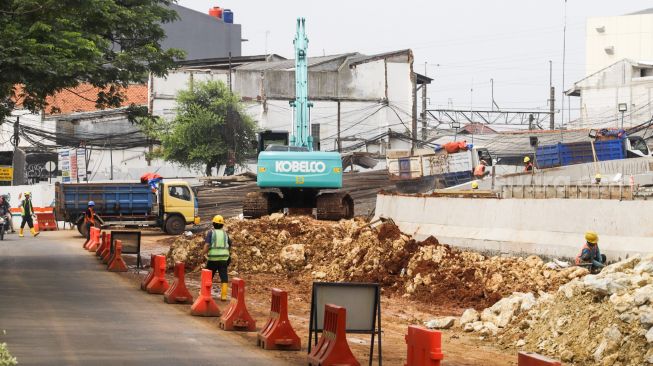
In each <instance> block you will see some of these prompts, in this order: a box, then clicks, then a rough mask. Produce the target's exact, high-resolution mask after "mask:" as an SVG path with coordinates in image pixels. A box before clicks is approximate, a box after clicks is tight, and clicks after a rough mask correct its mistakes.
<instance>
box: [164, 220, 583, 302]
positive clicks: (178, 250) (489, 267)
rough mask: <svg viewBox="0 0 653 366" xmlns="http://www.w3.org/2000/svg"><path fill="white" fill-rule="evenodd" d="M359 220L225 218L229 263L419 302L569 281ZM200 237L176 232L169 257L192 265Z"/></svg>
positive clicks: (523, 262)
mask: <svg viewBox="0 0 653 366" xmlns="http://www.w3.org/2000/svg"><path fill="white" fill-rule="evenodd" d="M365 224H366V222H365V221H363V220H361V219H353V220H341V221H340V222H326V221H317V220H314V219H312V218H309V217H301V218H299V217H285V216H283V215H279V214H273V215H271V216H269V217H264V218H261V219H257V220H237V219H231V220H227V224H226V228H227V230H228V232H229V236H230V239H231V240H232V242H233V247H232V264H231V267H230V269H231V270H233V271H237V272H238V273H261V272H263V273H283V274H288V273H292V274H293V276H296V277H300V276H305V277H309V278H312V279H315V280H323V281H358V282H363V281H365V282H378V283H380V284H382V285H383V289H384V291H385V292H386V293H395V294H398V295H403V296H406V297H411V298H415V299H417V300H419V301H422V302H424V303H428V304H433V305H446V306H448V307H457V308H466V307H474V308H477V309H481V308H485V307H487V306H490V305H492V304H493V303H495V302H496V301H498V300H499V299H501V298H502V297H504V296H507V295H509V294H511V293H513V292H515V291H522V292H532V291H551V290H555V289H557V287H558V286H560V285H561V284H563V283H566V282H568V281H569V280H570V279H571V278H573V276H571V272H572V271H570V270H563V271H556V270H552V269H548V267H547V266H546V265H545V264H544V263H543V262H542V260H541V259H540V258H538V257H529V258H526V259H524V258H514V257H507V258H506V257H486V256H483V255H480V254H477V253H473V252H466V251H459V250H455V249H453V248H451V247H449V246H448V245H443V244H440V243H439V242H438V240H437V239H436V238H434V237H429V238H427V239H426V240H424V241H416V240H414V239H412V238H411V237H410V236H408V235H405V234H403V233H401V231H400V230H399V229H398V228H397V227H396V226H395V225H394V224H392V223H390V222H386V223H384V224H381V225H379V226H377V227H375V228H370V227H367V226H365ZM201 245H202V243H201V237H199V236H197V237H194V238H192V239H190V240H189V239H187V238H183V237H180V238H177V239H176V240H175V242H173V243H172V245H171V247H170V252H169V255H168V257H169V258H170V259H169V261H170V263H169V264H171V263H172V262H173V261H174V260H182V261H184V262H186V263H187V268H190V269H197V268H198V267H197V266H198V264H199V263H201V258H200V254H201V252H200V250H201Z"/></svg>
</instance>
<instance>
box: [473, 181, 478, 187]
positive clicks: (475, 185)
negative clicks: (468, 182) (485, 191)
mask: <svg viewBox="0 0 653 366" xmlns="http://www.w3.org/2000/svg"><path fill="white" fill-rule="evenodd" d="M472 189H478V182H477V181H473V182H472Z"/></svg>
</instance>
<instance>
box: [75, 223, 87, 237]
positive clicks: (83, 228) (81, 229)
mask: <svg viewBox="0 0 653 366" xmlns="http://www.w3.org/2000/svg"><path fill="white" fill-rule="evenodd" d="M77 231H79V233H80V234H81V235H82V237H83V238H85V237H86V225H84V223H81V224H79V223H78V224H77Z"/></svg>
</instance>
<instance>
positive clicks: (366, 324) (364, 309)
mask: <svg viewBox="0 0 653 366" xmlns="http://www.w3.org/2000/svg"><path fill="white" fill-rule="evenodd" d="M326 304H333V305H338V306H341V307H344V308H345V309H347V323H346V331H347V332H348V333H359V334H371V338H372V339H371V342H370V358H369V362H370V365H371V364H372V354H373V353H374V338H375V336H376V335H377V334H378V338H377V339H378V352H379V365H381V364H382V360H381V289H380V287H379V284H378V283H357V282H313V293H312V296H311V315H310V321H309V333H308V352H309V353H310V352H311V346H312V343H311V338H312V336H313V335H315V339H314V341H315V344H317V333H319V332H322V331H323V330H324V306H325V305H326Z"/></svg>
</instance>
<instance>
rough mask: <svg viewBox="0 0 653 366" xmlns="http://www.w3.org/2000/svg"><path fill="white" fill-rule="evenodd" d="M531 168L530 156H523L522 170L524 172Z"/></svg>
mask: <svg viewBox="0 0 653 366" xmlns="http://www.w3.org/2000/svg"><path fill="white" fill-rule="evenodd" d="M532 170H533V163H532V162H531V158H529V157H528V156H525V157H524V171H525V172H530V171H532Z"/></svg>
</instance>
